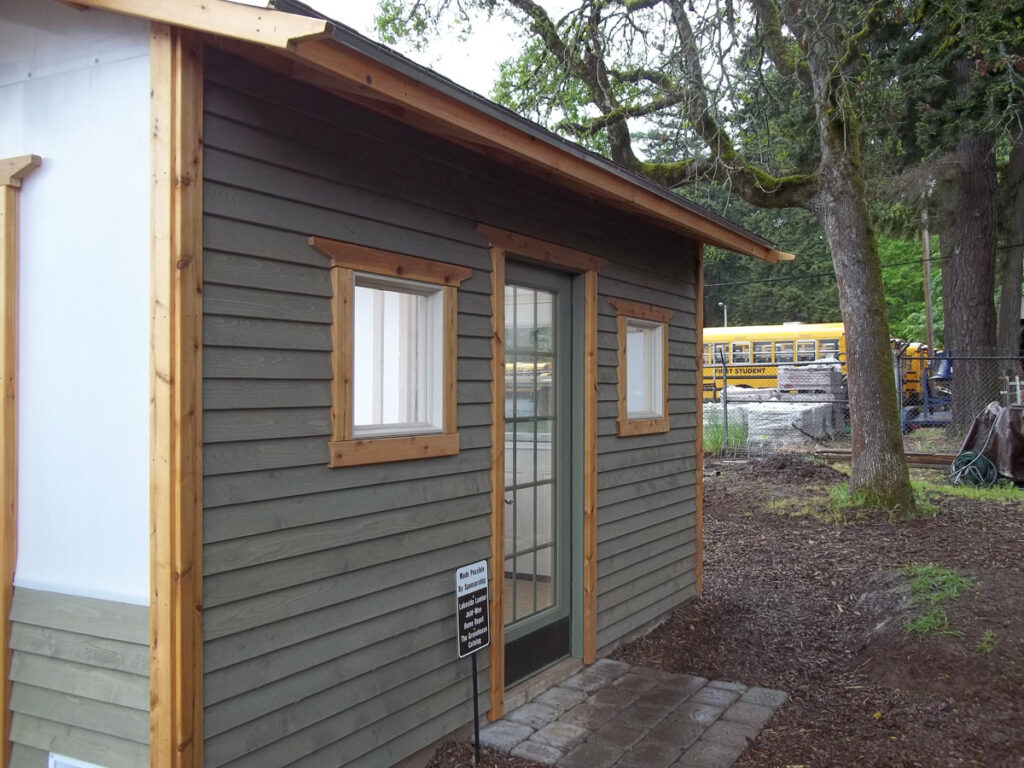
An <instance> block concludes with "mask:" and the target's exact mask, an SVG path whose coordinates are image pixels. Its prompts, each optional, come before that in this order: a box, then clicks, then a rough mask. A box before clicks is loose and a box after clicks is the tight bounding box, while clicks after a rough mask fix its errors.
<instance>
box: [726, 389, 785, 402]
mask: <svg viewBox="0 0 1024 768" xmlns="http://www.w3.org/2000/svg"><path fill="white" fill-rule="evenodd" d="M722 399H723V400H725V401H727V402H729V403H766V402H769V401H771V400H778V399H779V393H778V392H777V391H776V390H774V389H754V388H753V387H726V388H725V389H723V390H722Z"/></svg>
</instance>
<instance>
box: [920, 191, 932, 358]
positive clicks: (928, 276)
mask: <svg viewBox="0 0 1024 768" xmlns="http://www.w3.org/2000/svg"><path fill="white" fill-rule="evenodd" d="M921 248H922V257H921V261H922V263H923V264H924V326H925V333H926V334H927V337H928V338H927V341H928V354H929V355H934V354H935V335H934V333H933V332H932V246H931V238H930V237H929V236H928V208H927V207H926V208H925V209H924V210H922V211H921Z"/></svg>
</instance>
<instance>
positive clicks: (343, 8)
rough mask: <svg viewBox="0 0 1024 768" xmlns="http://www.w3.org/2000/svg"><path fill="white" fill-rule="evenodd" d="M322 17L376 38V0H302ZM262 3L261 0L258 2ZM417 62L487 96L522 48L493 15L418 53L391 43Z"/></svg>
mask: <svg viewBox="0 0 1024 768" xmlns="http://www.w3.org/2000/svg"><path fill="white" fill-rule="evenodd" d="M305 2H306V3H307V5H311V6H313V7H314V8H316V9H317V10H318V11H320V12H321V13H323V14H324V15H325V16H329V17H330V18H332V19H334V20H335V21H340V22H342V23H343V24H347V25H348V26H350V27H352V28H353V29H355V30H356V31H357V32H360V33H362V34H364V35H366V36H367V37H370V38H373V39H374V40H376V39H377V34H376V26H375V25H374V21H373V20H374V16H375V15H376V12H377V0H305ZM261 4H262V3H261ZM392 47H394V48H395V49H396V50H398V51H399V52H400V53H402V54H404V55H406V56H408V57H409V58H411V59H413V60H414V61H416V62H417V63H419V64H422V65H424V66H427V67H430V68H431V69H433V70H435V71H436V72H440V73H441V74H442V75H444V76H446V77H448V78H451V79H452V80H454V81H455V82H457V83H458V84H459V85H462V86H465V87H466V88H470V89H472V90H474V91H476V92H477V93H479V94H482V95H483V96H489V95H490V92H491V86H493V84H494V82H495V81H496V80H497V79H498V64H499V63H500V62H501V61H503V60H505V59H509V58H512V57H513V56H515V55H516V54H517V53H518V52H519V50H520V47H521V43H520V40H519V38H518V37H517V29H516V26H515V25H514V24H512V23H511V22H509V21H507V20H504V19H499V18H495V19H492V20H491V21H487V20H481V21H480V22H478V23H476V24H475V25H474V27H473V34H472V35H471V36H470V37H469V38H467V39H466V40H458V39H457V38H456V37H455V36H454V35H452V36H451V37H450V38H447V39H444V40H441V41H439V42H437V43H434V44H432V45H431V46H429V47H428V48H427V49H426V50H424V51H422V52H418V51H415V50H413V48H412V46H410V45H401V44H400V45H396V46H392Z"/></svg>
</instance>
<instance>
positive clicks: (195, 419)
mask: <svg viewBox="0 0 1024 768" xmlns="http://www.w3.org/2000/svg"><path fill="white" fill-rule="evenodd" d="M183 5H184V4H183ZM150 67H151V88H150V90H151V126H150V128H151V133H150V136H151V144H150V150H151V171H152V185H151V196H152V197H151V204H152V210H151V220H150V227H151V254H150V260H151V261H150V292H151V295H150V311H151V318H150V321H151V331H150V332H151V340H150V494H149V496H150V612H149V613H150V619H149V620H150V683H149V685H150V694H149V695H150V765H151V766H153V768H196V767H198V766H201V765H202V759H203V754H202V725H203V706H202V701H203V697H202V684H203V677H202V675H203V661H202V652H203V625H202V605H203V581H202V562H203V558H202V498H203V490H202V424H201V419H202V294H201V281H202V178H203V173H202V104H203V98H202V88H203V63H202V42H201V40H200V39H199V37H198V36H197V35H195V34H193V33H191V32H189V31H187V30H182V29H178V28H172V27H168V26H165V25H163V24H160V23H153V24H152V25H151V32H150Z"/></svg>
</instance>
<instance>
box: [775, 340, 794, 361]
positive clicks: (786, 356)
mask: <svg viewBox="0 0 1024 768" xmlns="http://www.w3.org/2000/svg"><path fill="white" fill-rule="evenodd" d="M775 362H776V363H792V362H793V342H792V341H776V342H775Z"/></svg>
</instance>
